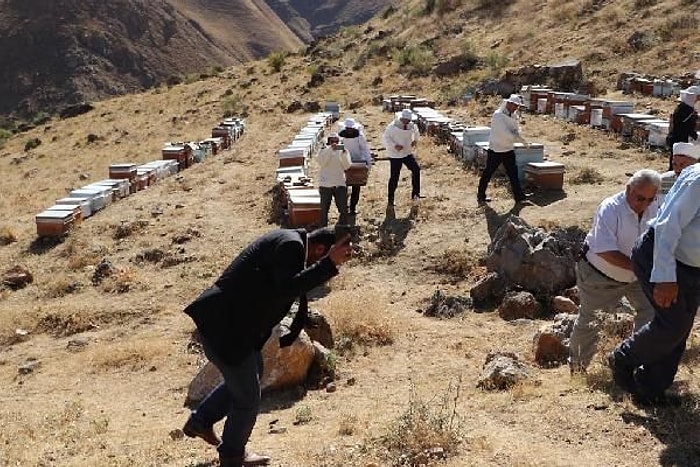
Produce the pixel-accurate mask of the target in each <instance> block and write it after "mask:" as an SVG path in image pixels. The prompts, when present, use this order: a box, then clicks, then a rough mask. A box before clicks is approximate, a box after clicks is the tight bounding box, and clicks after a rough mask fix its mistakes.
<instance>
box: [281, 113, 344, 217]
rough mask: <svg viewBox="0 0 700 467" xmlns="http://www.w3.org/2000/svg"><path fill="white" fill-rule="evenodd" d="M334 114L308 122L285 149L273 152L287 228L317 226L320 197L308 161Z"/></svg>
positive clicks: (314, 116) (313, 118)
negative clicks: (275, 158)
mask: <svg viewBox="0 0 700 467" xmlns="http://www.w3.org/2000/svg"><path fill="white" fill-rule="evenodd" d="M334 118H337V117H335V116H334V114H332V113H330V112H321V113H318V114H315V115H313V116H312V117H310V118H309V120H308V121H307V123H306V125H305V126H304V127H303V128H302V129H301V130H300V131H299V133H298V134H297V135H296V136H295V137H294V139H293V140H292V142H291V143H290V144H289V145H288V146H287V147H285V148H283V149H280V150H279V151H277V158H278V164H279V168H278V169H277V172H276V181H277V183H278V184H279V185H280V186H281V188H282V189H281V196H282V200H281V203H282V205H283V206H284V208H285V211H286V225H287V226H288V227H306V226H312V225H318V223H319V220H320V218H321V195H320V193H319V191H318V188H317V187H315V186H314V185H313V181H312V179H311V177H309V174H308V169H309V162H310V160H311V157H312V156H313V155H314V153H315V152H316V151H317V149H318V146H319V145H320V144H321V143H322V141H323V137H324V133H325V130H326V129H327V128H329V126H330V125H331V124H332V122H333V120H334Z"/></svg>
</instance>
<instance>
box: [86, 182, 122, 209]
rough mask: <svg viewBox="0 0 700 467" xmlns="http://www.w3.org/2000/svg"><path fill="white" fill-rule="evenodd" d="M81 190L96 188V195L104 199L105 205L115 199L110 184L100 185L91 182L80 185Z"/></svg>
mask: <svg viewBox="0 0 700 467" xmlns="http://www.w3.org/2000/svg"><path fill="white" fill-rule="evenodd" d="M81 190H96V191H97V192H98V193H99V195H98V196H102V198H103V199H104V203H105V207H107V206H109V205H110V204H112V202H113V201H114V200H115V196H114V189H113V188H112V187H111V186H105V185H100V184H99V183H91V184H89V185H85V186H84V187H82V188H81Z"/></svg>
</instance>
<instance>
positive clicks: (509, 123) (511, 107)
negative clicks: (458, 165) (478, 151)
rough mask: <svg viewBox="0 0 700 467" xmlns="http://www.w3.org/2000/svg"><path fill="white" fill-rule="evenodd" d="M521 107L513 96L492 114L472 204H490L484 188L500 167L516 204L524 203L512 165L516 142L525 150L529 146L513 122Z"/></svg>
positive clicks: (513, 164) (519, 102) (516, 96)
mask: <svg viewBox="0 0 700 467" xmlns="http://www.w3.org/2000/svg"><path fill="white" fill-rule="evenodd" d="M522 106H523V98H522V97H520V96H519V95H517V94H511V96H510V97H509V98H508V99H506V100H504V101H503V104H501V107H500V108H499V109H498V110H496V111H495V112H494V114H493V116H492V117H491V134H490V136H489V150H488V154H487V156H486V167H485V168H484V171H483V172H482V173H481V178H480V179H479V188H478V191H477V194H476V200H477V201H478V202H479V204H483V203H486V202H488V201H491V198H488V197H487V196H486V188H487V187H488V185H489V182H490V181H491V177H492V176H493V174H494V172H496V169H498V166H500V165H501V164H503V166H504V167H505V169H506V174H507V175H508V179H509V180H510V188H511V190H512V191H513V197H514V198H515V202H516V203H520V202H522V201H525V199H526V196H525V193H523V189H522V187H521V186H520V180H519V179H518V169H517V167H516V165H515V151H514V150H513V148H514V147H515V143H516V142H521V143H523V144H525V145H526V146H528V145H529V144H530V143H528V142H527V141H525V139H524V138H523V137H522V136H521V135H520V125H519V124H518V120H517V118H516V111H517V110H518V109H519V108H520V107H522Z"/></svg>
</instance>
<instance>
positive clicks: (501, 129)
mask: <svg viewBox="0 0 700 467" xmlns="http://www.w3.org/2000/svg"><path fill="white" fill-rule="evenodd" d="M516 142H520V143H523V144H525V143H527V141H525V139H524V138H523V137H522V136H520V125H519V124H518V120H517V119H515V118H514V117H513V116H512V115H510V114H509V113H508V110H506V108H505V106H501V108H500V109H498V110H497V111H495V112H494V113H493V116H492V117H491V134H490V136H489V149H491V150H492V151H493V152H508V151H512V150H513V148H514V145H515V143H516Z"/></svg>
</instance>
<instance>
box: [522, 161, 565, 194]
mask: <svg viewBox="0 0 700 467" xmlns="http://www.w3.org/2000/svg"><path fill="white" fill-rule="evenodd" d="M564 172H565V167H564V164H560V163H558V162H550V161H546V162H529V163H528V164H527V165H526V166H525V168H524V174H525V183H526V184H528V185H531V186H535V187H537V188H540V189H542V190H557V191H561V190H562V189H563V188H564Z"/></svg>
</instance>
